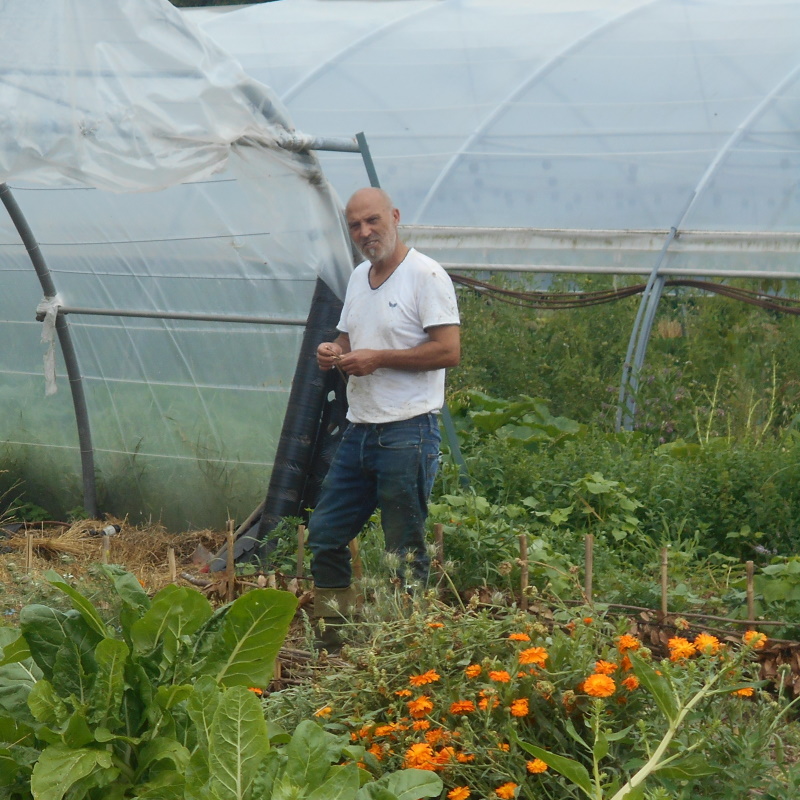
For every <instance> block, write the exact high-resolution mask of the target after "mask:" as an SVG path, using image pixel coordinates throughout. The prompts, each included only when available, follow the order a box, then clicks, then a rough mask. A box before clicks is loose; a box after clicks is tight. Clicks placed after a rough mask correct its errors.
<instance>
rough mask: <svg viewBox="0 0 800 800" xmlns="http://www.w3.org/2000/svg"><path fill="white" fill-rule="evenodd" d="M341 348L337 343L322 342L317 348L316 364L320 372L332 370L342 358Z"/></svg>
mask: <svg viewBox="0 0 800 800" xmlns="http://www.w3.org/2000/svg"><path fill="white" fill-rule="evenodd" d="M342 352H343V351H342V347H341V345H340V344H338V343H337V342H322V344H320V345H319V346H318V347H317V364H318V365H319V368H320V369H321V370H326V371H327V370H329V369H333V368H334V367H335V366H336V364H337V363H338V362H339V359H340V358H341V357H342Z"/></svg>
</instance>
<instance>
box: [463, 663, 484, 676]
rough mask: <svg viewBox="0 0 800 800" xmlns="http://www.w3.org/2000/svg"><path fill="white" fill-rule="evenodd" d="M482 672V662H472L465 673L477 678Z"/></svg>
mask: <svg viewBox="0 0 800 800" xmlns="http://www.w3.org/2000/svg"><path fill="white" fill-rule="evenodd" d="M481 672H482V670H481V665H480V664H470V665H469V666H468V667H467V668H466V669H465V670H464V674H465V675H466V676H467V677H468V678H477V677H478V675H480V674H481Z"/></svg>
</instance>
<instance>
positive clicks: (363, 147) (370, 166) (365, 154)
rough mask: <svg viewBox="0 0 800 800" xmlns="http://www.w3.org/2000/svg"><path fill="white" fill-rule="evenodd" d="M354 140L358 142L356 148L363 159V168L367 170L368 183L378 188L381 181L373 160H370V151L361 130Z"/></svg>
mask: <svg viewBox="0 0 800 800" xmlns="http://www.w3.org/2000/svg"><path fill="white" fill-rule="evenodd" d="M356 141H357V142H358V150H359V152H360V153H361V158H362V160H363V161H364V168H365V169H366V170H367V177H368V178H369V185H370V186H374V187H376V188H380V185H381V183H380V181H379V180H378V172H377V170H376V169H375V162H374V161H373V160H372V153H370V150H369V145H368V144H367V137H366V136H364V133H363V131H362V132H361V133H357V134H356Z"/></svg>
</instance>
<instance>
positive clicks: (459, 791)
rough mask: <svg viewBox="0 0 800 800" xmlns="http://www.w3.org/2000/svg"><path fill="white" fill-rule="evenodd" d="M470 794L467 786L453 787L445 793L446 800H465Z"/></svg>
mask: <svg viewBox="0 0 800 800" xmlns="http://www.w3.org/2000/svg"><path fill="white" fill-rule="evenodd" d="M471 794H472V792H471V791H470V790H469V787H468V786H454V787H453V788H452V789H451V790H450V791H449V792H448V793H447V800H467V798H468V797H469V796H470V795H471Z"/></svg>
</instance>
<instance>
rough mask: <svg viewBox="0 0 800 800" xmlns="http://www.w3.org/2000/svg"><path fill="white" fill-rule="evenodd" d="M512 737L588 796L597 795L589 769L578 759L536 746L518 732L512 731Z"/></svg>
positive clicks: (524, 748)
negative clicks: (525, 740) (524, 740)
mask: <svg viewBox="0 0 800 800" xmlns="http://www.w3.org/2000/svg"><path fill="white" fill-rule="evenodd" d="M511 738H513V739H514V740H515V741H516V743H517V744H518V745H519V746H520V747H521V748H522V749H523V750H525V751H526V752H527V753H530V754H531V755H532V756H534V757H535V758H540V759H541V760H542V761H544V763H545V764H547V766H548V767H550V768H552V769H554V770H555V771H556V772H558V773H560V774H561V775H563V776H564V777H565V778H567V780H570V781H572V782H573V783H574V784H575V785H576V786H577V787H578V788H579V789H582V790H583V791H584V792H585V793H586V795H587V796H589V797H592V798H593V797H594V796H595V795H594V792H593V790H592V780H591V778H590V777H589V771H588V770H587V769H586V767H584V766H583V764H579V763H578V762H577V761H573V760H572V759H571V758H566V757H565V756H557V755H556V754H555V753H551V752H549V751H548V750H543V749H542V748H541V747H536V745H532V744H528V743H527V742H523V741H522V740H521V739H520V738H519V737H517V736H516V734H513V733H512V735H511Z"/></svg>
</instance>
